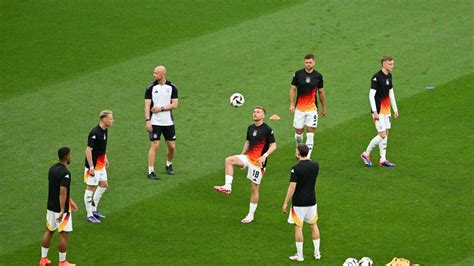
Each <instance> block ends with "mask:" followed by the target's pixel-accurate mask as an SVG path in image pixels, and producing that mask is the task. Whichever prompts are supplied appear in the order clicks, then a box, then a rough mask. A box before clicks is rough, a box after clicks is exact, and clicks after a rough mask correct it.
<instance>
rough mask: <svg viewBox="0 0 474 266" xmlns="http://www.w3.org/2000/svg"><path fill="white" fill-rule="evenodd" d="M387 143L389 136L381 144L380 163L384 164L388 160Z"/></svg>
mask: <svg viewBox="0 0 474 266" xmlns="http://www.w3.org/2000/svg"><path fill="white" fill-rule="evenodd" d="M387 142H388V136H385V138H383V139H382V141H380V144H379V150H380V161H381V162H383V161H385V160H387V158H386V155H387Z"/></svg>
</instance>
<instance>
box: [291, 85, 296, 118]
mask: <svg viewBox="0 0 474 266" xmlns="http://www.w3.org/2000/svg"><path fill="white" fill-rule="evenodd" d="M295 94H296V86H294V85H291V86H290V112H292V113H294V112H295Z"/></svg>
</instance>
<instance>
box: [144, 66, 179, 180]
mask: <svg viewBox="0 0 474 266" xmlns="http://www.w3.org/2000/svg"><path fill="white" fill-rule="evenodd" d="M153 77H154V78H155V81H154V82H153V83H152V84H150V85H149V86H148V88H147V89H146V92H145V121H146V130H147V131H148V132H149V134H150V141H151V146H150V150H149V151H148V178H150V179H154V180H158V179H160V177H159V176H157V175H156V174H155V166H154V165H155V157H156V152H157V151H158V148H159V147H160V137H161V134H163V137H164V138H165V140H166V144H167V146H168V153H167V155H166V156H167V160H166V166H165V170H166V173H167V174H168V175H174V170H173V158H174V153H175V150H176V131H175V128H174V118H173V113H172V110H173V109H176V108H178V89H177V88H176V85H175V84H173V83H171V81H169V80H166V68H165V67H164V66H157V67H156V68H155V70H154V72H153Z"/></svg>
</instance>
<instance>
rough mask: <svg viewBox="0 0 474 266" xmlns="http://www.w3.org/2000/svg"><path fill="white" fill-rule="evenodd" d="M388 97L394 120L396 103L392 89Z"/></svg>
mask: <svg viewBox="0 0 474 266" xmlns="http://www.w3.org/2000/svg"><path fill="white" fill-rule="evenodd" d="M389 96H390V104H391V106H392V109H393V116H394V117H395V118H398V107H397V101H396V100H395V92H394V90H393V88H392V89H390V91H389Z"/></svg>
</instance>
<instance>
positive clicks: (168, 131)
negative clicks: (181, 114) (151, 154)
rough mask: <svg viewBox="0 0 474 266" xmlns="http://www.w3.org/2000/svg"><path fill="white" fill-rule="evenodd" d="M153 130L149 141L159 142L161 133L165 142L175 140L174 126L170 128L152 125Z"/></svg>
mask: <svg viewBox="0 0 474 266" xmlns="http://www.w3.org/2000/svg"><path fill="white" fill-rule="evenodd" d="M152 127H153V130H152V131H151V132H150V140H151V141H155V140H160V137H161V133H163V136H164V137H165V140H166V141H170V140H171V141H175V140H176V131H175V130H174V125H171V126H156V125H152Z"/></svg>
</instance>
